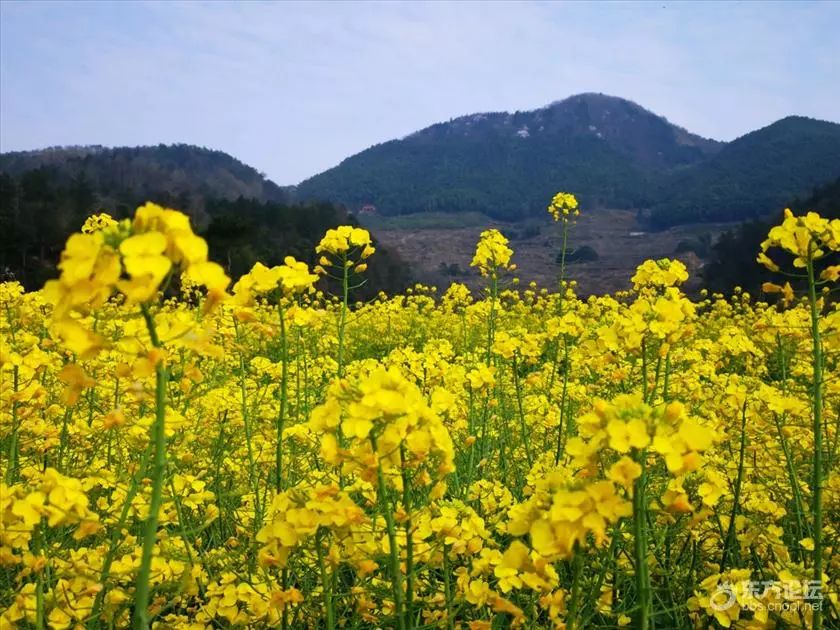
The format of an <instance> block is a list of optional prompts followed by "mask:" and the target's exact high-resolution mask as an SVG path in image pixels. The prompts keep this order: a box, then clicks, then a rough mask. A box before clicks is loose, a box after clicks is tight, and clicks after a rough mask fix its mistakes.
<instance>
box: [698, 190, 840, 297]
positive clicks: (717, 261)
mask: <svg viewBox="0 0 840 630" xmlns="http://www.w3.org/2000/svg"><path fill="white" fill-rule="evenodd" d="M790 207H791V209H792V210H794V212H796V213H797V214H800V213H804V212H808V211H814V212H818V213H819V214H820V215H821V216H823V217H825V218H828V219H840V177H838V178H837V179H836V180H834V181H833V182H831V183H829V184H826V185H825V186H822V187H820V188H817V189H816V190H815V191H814V192H813V194H812V195H811V196H810V197H808V198H807V199H795V200H794V201H793V202H791V204H790ZM781 218H782V212H781V211H779V212H777V213H776V214H775V215H774V216H773V217H772V218H771V219H768V220H753V221H749V222H746V223H743V224H742V225H740V226H738V227H737V228H735V229H733V230H729V231H728V232H724V233H723V235H721V237H720V239H719V240H718V242H717V243H716V244H715V245H714V247H713V255H712V259H711V261H710V262H709V263H708V264H707V265H706V266H705V267H704V269H703V280H704V284H705V286H706V287H707V288H708V289H710V290H712V291H717V292H721V293H725V294H730V293H731V292H732V291H733V290H734V288H735V287H741V288H742V289H744V290H745V291H748V292H749V293H752V294H753V295H760V293H761V285H762V284H763V283H764V282H778V274H774V273H772V272H770V271H768V270H767V269H766V268H765V267H763V266H762V265H758V264H756V262H755V258H756V255H757V254H758V251H759V247H760V246H761V242H762V241H763V240H764V239H765V238H767V233H768V231H769V230H770V228H771V227H773V226H774V225H778V224H779V223H780V222H781ZM832 260H833V264H837V257H836V255H835V256H833V257H832V259H829V260H824V261H823V262H822V265H823V266H824V265H826V264H828V263H830V262H832ZM792 284H793V283H792ZM796 286H797V288H800V287H799V285H796Z"/></svg>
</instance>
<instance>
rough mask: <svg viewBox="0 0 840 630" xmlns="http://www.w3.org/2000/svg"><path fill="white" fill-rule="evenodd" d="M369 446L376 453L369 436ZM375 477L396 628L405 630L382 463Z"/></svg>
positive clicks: (400, 578) (401, 592)
mask: <svg viewBox="0 0 840 630" xmlns="http://www.w3.org/2000/svg"><path fill="white" fill-rule="evenodd" d="M370 442H371V445H372V446H373V452H374V453H375V452H376V439H375V438H374V437H373V436H372V435H371V437H370ZM376 476H377V481H378V484H379V506H380V508H381V509H382V512H383V516H384V517H385V526H386V528H387V530H388V555H389V556H390V560H391V573H393V575H392V576H391V584H392V586H393V593H394V609H395V611H396V618H397V628H399V630H406V628H405V614H404V613H405V607H404V605H403V586H402V570H401V568H400V553H399V550H398V549H397V530H396V526H395V524H394V511H393V509H392V506H391V502H390V501H388V492H387V489H386V487H385V475H384V474H383V473H382V462H379V463H377V465H376Z"/></svg>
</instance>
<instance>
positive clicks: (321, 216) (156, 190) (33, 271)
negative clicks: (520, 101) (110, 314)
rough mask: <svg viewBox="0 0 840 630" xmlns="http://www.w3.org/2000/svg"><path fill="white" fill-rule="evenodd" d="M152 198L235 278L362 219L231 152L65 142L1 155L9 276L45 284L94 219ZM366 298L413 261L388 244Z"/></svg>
mask: <svg viewBox="0 0 840 630" xmlns="http://www.w3.org/2000/svg"><path fill="white" fill-rule="evenodd" d="M146 201H154V202H156V203H159V204H161V205H166V206H169V207H172V208H177V209H180V210H184V211H186V212H187V213H188V214H190V215H191V217H192V219H193V222H194V223H195V225H196V226H197V230H198V231H199V232H200V233H201V234H202V235H203V236H204V237H205V238H206V239H207V241H208V244H209V246H210V255H211V257H212V258H214V259H215V260H217V261H218V262H220V263H221V264H223V265H224V266H225V267H226V269H227V270H228V273H229V274H230V275H231V277H233V278H236V277H238V276H239V275H241V274H243V273H245V272H247V271H248V270H249V269H250V267H251V266H252V265H253V264H254V262H256V261H258V260H259V261H262V262H263V263H265V264H269V265H271V264H278V263H280V262H282V259H283V257H284V256H287V255H292V256H295V257H297V258H298V259H301V260H305V261H307V262H309V263H311V264H314V262H315V252H314V250H315V246H316V245H317V243H318V241H319V240H320V238H321V237H322V236H323V234H324V232H326V230H327V229H329V228H332V227H336V226H338V225H341V224H347V223H354V219H353V217H351V216H349V215H348V214H347V212H346V211H345V210H344V209H343V208H341V207H340V206H337V205H334V204H331V203H326V202H324V203H314V202H313V203H306V204H295V203H292V202H291V201H289V197H288V195H287V194H286V193H285V192H284V190H283V189H281V188H280V187H278V186H276V185H275V184H273V183H271V182H269V181H268V180H266V179H265V178H264V177H263V176H262V175H261V174H259V173H258V172H257V171H255V170H254V169H252V168H250V167H248V166H245V165H244V164H241V163H240V162H238V161H236V160H234V159H233V158H231V157H230V156H228V155H226V154H224V153H221V152H217V151H209V150H206V149H197V148H196V147H185V146H183V145H175V146H171V147H170V146H159V147H142V148H139V149H103V150H97V149H95V148H94V149H89V148H83V149H72V148H71V149H59V150H55V151H45V152H37V153H18V154H4V155H2V156H0V278H2V279H3V280H8V279H16V280H19V281H20V282H21V283H22V284H24V286H26V287H27V289H30V290H31V289H37V288H40V287H41V286H42V285H43V283H44V282H45V281H46V280H47V279H49V278H51V277H54V276H55V275H56V263H57V262H58V258H59V256H60V253H61V250H62V249H63V246H64V243H65V241H66V239H67V237H68V236H69V235H70V234H71V233H72V232H75V231H78V230H79V228H80V227H81V225H82V223H83V222H84V220H85V218H86V217H87V216H89V215H91V214H94V213H97V212H108V213H109V214H111V215H112V216H114V217H115V218H124V217H129V216H131V215H132V214H133V212H134V209H135V208H136V207H137V206H138V205H140V204H142V203H145V202H146ZM365 275H366V277H367V286H366V287H365V290H363V291H362V292H361V295H362V296H370V295H373V294H374V293H375V292H376V291H379V290H385V291H388V292H394V291H399V290H401V289H403V288H405V287H406V286H407V285H408V282H409V273H408V268H407V266H406V265H405V263H404V262H402V261H401V260H400V259H399V258H398V257H397V256H396V255H395V254H394V253H393V252H390V251H387V250H385V249H383V248H381V247H380V248H379V250H378V252H377V255H376V264H372V265H371V267H370V272H369V273H367V274H365Z"/></svg>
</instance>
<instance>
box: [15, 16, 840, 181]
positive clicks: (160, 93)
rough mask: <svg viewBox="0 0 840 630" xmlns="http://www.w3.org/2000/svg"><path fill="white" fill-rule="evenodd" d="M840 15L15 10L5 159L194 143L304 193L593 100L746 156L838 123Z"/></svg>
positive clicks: (839, 102) (839, 108)
mask: <svg viewBox="0 0 840 630" xmlns="http://www.w3.org/2000/svg"><path fill="white" fill-rule="evenodd" d="M838 51H840V2H837V1H824V2H790V3H783V2H777V3H773V2H731V3H724V2H698V3H692V2H663V1H662V0H660V1H657V2H655V1H650V2H641V3H634V2H620V3H611V2H592V3H583V2H570V3H561V2H552V3H541V2H510V3H508V2H486V3H482V2H457V3H448V2H425V3H421V2H404V3H401V2H359V3H353V2H320V3H319V2H300V3H296V2H271V3H261V2H247V1H240V2H230V3H228V2H211V3H203V2H198V1H190V2H179V1H177V0H170V1H166V2H129V1H120V2H107V1H102V0H100V1H94V2H69V1H63V2H49V1H40V2H17V1H10V0H0V151H13V150H26V149H36V148H42V147H46V146H56V145H80V144H101V145H106V146H132V145H141V144H158V143H167V144H169V143H176V142H184V143H189V144H196V145H200V146H205V147H209V148H213V149H219V150H222V151H225V152H227V153H230V154H231V155H233V156H234V157H236V158H238V159H240V160H242V161H243V162H245V163H247V164H250V165H251V166H253V167H255V168H257V169H258V170H260V171H262V172H264V173H266V174H267V175H268V177H270V178H271V179H273V180H274V181H275V182H277V183H278V184H296V183H298V182H300V181H301V180H303V179H305V178H307V177H310V176H312V175H315V174H317V173H319V172H321V171H324V170H326V169H327V168H330V167H332V166H334V165H336V164H338V163H339V162H340V161H341V160H343V159H344V158H346V157H348V156H350V155H353V154H355V153H357V152H359V151H362V150H364V149H366V148H367V147H369V146H371V145H374V144H377V143H380V142H384V141H387V140H391V139H393V138H400V137H403V136H406V135H408V134H410V133H412V132H414V131H416V130H418V129H421V128H423V127H426V126H428V125H431V124H433V123H436V122H440V121H445V120H448V119H450V118H454V117H457V116H460V115H465V114H471V113H476V112H487V111H516V110H530V109H536V108H538V107H542V106H544V105H546V104H548V103H550V102H553V101H556V100H560V99H563V98H565V97H567V96H570V95H572V94H577V93H580V92H603V93H605V94H611V95H614V96H621V97H624V98H628V99H630V100H633V101H636V102H637V103H639V104H640V105H642V106H643V107H646V108H647V109H650V110H652V111H653V112H655V113H657V114H660V115H663V116H665V117H666V118H668V120H670V121H671V122H674V123H676V124H678V125H680V126H682V127H685V128H687V129H688V130H690V131H692V132H694V133H698V134H700V135H703V136H706V137H711V138H715V139H718V140H731V139H734V138H736V137H738V136H740V135H743V134H745V133H748V132H749V131H752V130H754V129H757V128H760V127H763V126H765V125H768V124H770V123H771V122H773V121H775V120H778V119H779V118H782V117H784V116H787V115H791V114H798V115H804V116H811V117H814V118H820V119H824V120H833V121H840V52H838Z"/></svg>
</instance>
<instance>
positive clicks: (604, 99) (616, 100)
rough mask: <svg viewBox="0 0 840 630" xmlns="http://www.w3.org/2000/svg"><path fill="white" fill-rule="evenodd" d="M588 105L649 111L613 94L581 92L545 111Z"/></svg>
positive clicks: (548, 106) (550, 104)
mask: <svg viewBox="0 0 840 630" xmlns="http://www.w3.org/2000/svg"><path fill="white" fill-rule="evenodd" d="M581 103H584V104H587V105H596V106H608V105H620V106H627V105H630V106H632V107H634V108H636V109H639V110H643V111H647V110H646V109H645V108H644V107H642V106H641V105H639V104H638V103H634V102H633V101H631V100H628V99H626V98H622V97H620V96H612V95H611V94H604V93H603V92H581V93H580V94H572V95H571V96H567V97H566V98H562V99H559V100H556V101H552V102H551V103H549V104H548V105H546V106H545V107H544V108H543V109H550V108H552V107H563V106H568V105H578V104H581Z"/></svg>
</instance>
